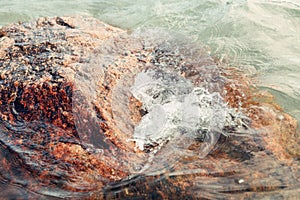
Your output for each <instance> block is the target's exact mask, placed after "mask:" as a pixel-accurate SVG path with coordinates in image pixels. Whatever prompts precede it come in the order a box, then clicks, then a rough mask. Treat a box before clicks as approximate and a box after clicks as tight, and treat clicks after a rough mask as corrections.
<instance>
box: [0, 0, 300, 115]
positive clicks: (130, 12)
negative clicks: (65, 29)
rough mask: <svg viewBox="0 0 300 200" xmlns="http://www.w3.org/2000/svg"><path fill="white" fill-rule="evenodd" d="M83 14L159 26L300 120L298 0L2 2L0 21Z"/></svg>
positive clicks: (129, 24) (127, 24)
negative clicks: (232, 69)
mask: <svg viewBox="0 0 300 200" xmlns="http://www.w3.org/2000/svg"><path fill="white" fill-rule="evenodd" d="M72 14H84V15H91V16H95V17H97V18H99V19H101V20H103V21H105V22H108V23H110V24H112V25H115V26H119V27H122V28H126V29H136V28H139V27H163V28H166V29H172V30H175V31H178V32H181V33H183V34H185V35H187V36H188V37H190V38H192V39H193V40H197V41H200V42H202V43H203V44H205V45H208V46H209V47H210V48H211V54H212V55H213V56H216V57H219V58H220V59H223V60H224V61H227V62H228V63H230V64H232V65H235V66H238V67H241V68H243V69H245V71H246V72H247V73H249V74H251V75H253V76H256V75H258V78H257V81H258V85H260V86H261V87H262V88H263V89H265V90H268V91H270V92H271V93H273V94H274V95H275V96H276V98H277V101H278V102H279V103H280V104H281V106H282V107H283V108H284V109H285V110H286V111H287V112H288V113H290V114H291V115H292V116H294V117H295V118H297V119H298V121H299V120H300V110H299V107H300V71H299V65H300V59H299V55H300V36H299V32H300V26H299V24H300V1H299V0H293V1H283V0H274V1H267V0H263V1H261V0H239V1H232V0H227V1H225V0H211V1H197V0H192V1H189V2H184V1H178V0H172V1H153V2H149V1H145V0H141V1H132V0H129V1H118V0H114V1H109V2H107V1H100V0H88V1H85V2H84V3H83V2H81V1H42V2H40V1H36V0H33V1H30V2H24V1H20V0H18V1H6V0H3V1H1V2H0V26H1V25H5V24H7V23H11V22H17V21H24V20H31V19H36V18H37V17H43V16H55V15H58V16H61V15H72Z"/></svg>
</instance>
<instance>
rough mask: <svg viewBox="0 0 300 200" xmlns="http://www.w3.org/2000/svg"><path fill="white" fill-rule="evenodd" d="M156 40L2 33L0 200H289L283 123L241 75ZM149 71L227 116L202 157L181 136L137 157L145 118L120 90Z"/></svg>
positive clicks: (59, 25) (85, 28) (84, 23)
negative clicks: (214, 97) (137, 135)
mask: <svg viewBox="0 0 300 200" xmlns="http://www.w3.org/2000/svg"><path fill="white" fill-rule="evenodd" d="M154 34H158V36H156V37H154V36H153V35H154ZM164 34H166V33H164ZM162 35H163V34H161V32H159V31H158V32H155V31H154V32H151V31H148V32H147V31H145V32H142V33H140V32H138V31H136V32H134V33H129V32H126V31H124V30H121V29H119V28H116V27H112V26H110V25H107V24H105V23H103V22H100V21H99V20H97V19H94V18H89V17H79V16H76V17H56V18H40V19H38V20H37V21H36V22H28V23H23V22H22V23H21V22H20V23H19V24H13V25H8V26H6V27H3V28H2V29H1V30H0V163H1V164H0V188H1V190H2V191H4V192H2V193H1V194H0V197H4V198H20V197H22V198H23V197H27V198H48V197H62V198H63V197H71V198H75V197H77V198H86V199H99V198H100V199H101V198H107V199H114V198H116V199H118V198H120V199H126V198H128V199H129V198H133V197H136V198H146V199H153V198H156V199H157V198H158V199H159V198H163V199H168V198H169V199H182V198H186V199H189V198H191V199H193V198H194V199H196V198H197V199H199V198H203V199H218V198H239V199H242V198H246V199H247V198H265V197H270V198H275V197H278V198H282V197H283V198H287V199H288V198H290V199H292V198H297V197H299V196H297V195H299V193H300V190H299V188H300V187H299V186H300V183H299V180H300V173H299V166H300V165H299V158H300V155H299V152H300V149H299V146H300V145H299V143H300V140H299V132H297V123H296V121H295V119H293V118H292V117H290V116H289V115H287V114H285V113H284V112H283V111H282V110H281V108H280V107H279V106H278V105H276V104H275V103H274V99H273V97H272V96H271V95H269V94H267V93H264V92H262V91H258V90H257V89H256V88H255V87H254V86H253V85H252V83H251V80H250V79H249V78H248V77H245V76H244V75H243V73H242V72H240V71H238V70H237V69H234V68H228V67H227V66H226V65H225V64H222V63H218V62H217V61H215V60H213V59H212V58H211V57H209V56H208V55H207V54H206V53H205V51H204V50H203V48H200V47H197V46H193V45H190V44H186V43H184V42H179V41H176V39H174V37H168V36H167V37H166V36H162ZM166 35H168V33H167V34H166ZM175 38H176V37H175ZM180 39H182V38H179V39H178V40H180ZM149 69H155V70H157V71H160V70H162V72H160V73H158V74H160V75H161V76H163V79H164V77H165V76H166V74H173V75H174V78H176V77H177V79H178V80H180V79H181V78H182V79H186V80H188V81H189V83H191V84H192V85H193V87H201V88H205V89H206V90H207V91H208V92H209V93H218V94H220V95H221V97H222V98H223V99H224V102H225V103H226V104H227V106H228V116H231V118H229V117H226V120H227V121H226V123H227V124H226V126H224V127H222V130H219V131H221V132H222V133H223V134H219V135H218V138H219V137H220V139H219V140H216V142H217V144H216V145H214V146H212V147H211V149H210V151H209V152H207V153H209V154H208V155H207V156H204V157H203V158H201V159H200V158H199V156H198V155H199V152H200V153H201V150H199V149H201V145H203V143H205V138H204V139H201V138H200V139H199V137H198V136H197V137H196V136H195V137H194V136H193V137H190V136H189V135H188V134H183V133H182V137H177V139H176V140H177V141H179V142H176V141H175V142H174V140H172V138H171V139H170V138H168V139H165V141H163V144H156V143H159V142H157V141H155V142H153V143H149V145H148V146H147V145H144V149H143V148H140V149H139V148H137V146H136V142H137V140H136V139H134V138H133V137H134V131H135V127H137V126H138V125H139V123H140V122H141V120H142V119H144V118H143V117H145V116H147V115H148V116H149V113H150V111H149V110H145V107H143V102H141V101H140V100H141V99H137V98H135V96H134V95H133V94H132V93H131V92H132V86H133V85H134V81H135V77H136V76H137V74H139V73H141V72H143V71H147V70H149ZM178 77H181V78H178ZM173 91H174V90H173ZM177 96H178V95H177ZM179 96H180V95H179ZM211 102H212V101H211ZM211 104H212V103H211ZM214 105H215V104H214ZM226 109H227V108H226ZM233 110H237V111H236V112H234V111H233ZM211 126H214V124H213V125H211ZM202 131H203V130H202ZM215 132H216V131H214V132H213V131H211V133H210V134H215ZM243 132H245V133H243ZM187 135H188V136H187ZM225 135H226V136H225ZM228 135H229V136H228ZM211 136H213V135H211ZM187 141H188V142H187ZM181 144H185V145H181ZM156 145H157V146H156ZM142 150H144V151H142ZM211 150H212V151H211ZM182 152H184V153H182ZM185 152H188V153H187V154H186V153H185ZM180 153H182V154H180Z"/></svg>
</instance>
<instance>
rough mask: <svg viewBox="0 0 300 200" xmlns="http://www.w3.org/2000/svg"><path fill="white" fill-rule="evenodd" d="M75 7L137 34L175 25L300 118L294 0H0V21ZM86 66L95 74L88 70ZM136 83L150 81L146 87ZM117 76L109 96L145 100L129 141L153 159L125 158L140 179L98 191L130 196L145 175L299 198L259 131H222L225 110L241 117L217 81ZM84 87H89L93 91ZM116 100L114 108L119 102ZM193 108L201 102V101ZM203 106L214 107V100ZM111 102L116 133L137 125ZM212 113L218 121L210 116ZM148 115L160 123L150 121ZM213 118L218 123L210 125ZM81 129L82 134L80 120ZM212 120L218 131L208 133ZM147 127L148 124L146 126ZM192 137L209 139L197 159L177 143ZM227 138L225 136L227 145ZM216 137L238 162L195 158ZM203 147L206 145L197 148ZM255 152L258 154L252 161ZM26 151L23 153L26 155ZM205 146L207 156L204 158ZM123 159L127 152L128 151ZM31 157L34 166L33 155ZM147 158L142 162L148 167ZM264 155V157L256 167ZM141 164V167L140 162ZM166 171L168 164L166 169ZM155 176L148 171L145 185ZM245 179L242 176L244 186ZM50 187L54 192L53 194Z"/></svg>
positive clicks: (298, 4)
mask: <svg viewBox="0 0 300 200" xmlns="http://www.w3.org/2000/svg"><path fill="white" fill-rule="evenodd" d="M74 14H80V15H88V16H94V17H96V18H99V19H101V20H102V21H104V22H107V23H109V24H112V25H114V26H117V27H121V28H124V29H129V30H132V31H133V32H134V31H136V30H140V29H143V30H147V29H166V30H169V31H174V32H179V33H180V34H181V35H184V36H185V37H187V38H189V42H190V43H193V42H194V43H201V44H203V46H205V47H206V48H207V49H210V51H209V52H210V55H211V56H212V57H214V58H215V59H218V60H220V61H222V62H223V63H227V64H228V65H229V66H234V67H238V68H240V69H242V71H243V73H244V74H246V75H247V76H249V77H251V78H252V79H253V80H254V82H255V84H256V85H258V86H259V88H260V89H261V90H266V91H269V92H271V93H272V94H273V95H274V96H275V98H276V99H275V100H276V102H278V103H279V104H280V105H281V106H282V107H283V108H284V110H285V111H286V112H288V113H289V114H291V115H292V116H293V117H295V118H296V119H297V120H298V123H299V121H300V109H299V108H300V69H299V66H300V59H299V55H300V37H299V33H300V26H299V24H300V1H298V0H294V1H275V0H274V1H267V0H266V1H262V0H260V1H259V0H248V1H246V0H239V1H230V0H228V1H223V0H219V1H218V0H212V1H197V0H193V1H189V2H184V1H178V0H173V1H153V2H149V1H144V0H142V1H131V0H129V1H118V0H115V1H109V2H107V1H97V0H88V1H85V2H84V3H83V2H82V1H43V2H40V1H36V0H32V1H27V2H24V1H6V0H3V1H1V2H0V26H3V25H6V24H8V23H11V22H17V21H24V20H25V21H28V20H34V19H36V18H38V17H44V16H62V15H74ZM108 60H110V58H108ZM208 70H211V71H210V72H212V73H214V69H213V66H212V69H208ZM87 73H90V74H93V72H87ZM101 73H103V72H101V71H97V75H99V74H100V75H101ZM152 73H155V72H152ZM163 73H165V72H163ZM171 74H172V73H171ZM171 76H172V75H171ZM95 78H100V79H101V78H102V77H101V76H100V77H98V76H96V77H91V79H95ZM139 78H140V79H139ZM128 80H130V81H131V82H130V84H131V85H130V86H128V87H127V88H126V87H124V85H125V84H129V83H127V81H128ZM141 80H143V81H145V80H149V83H151V84H147V82H143V81H141ZM77 81H78V82H77V84H82V83H83V84H82V85H81V87H82V90H86V91H87V93H89V92H88V90H90V89H92V91H93V90H95V85H84V84H85V83H84V81H86V80H85V79H81V76H78V77H77ZM172 81H173V82H172ZM89 83H90V82H88V83H87V84H89ZM121 83H122V84H121V86H117V87H116V89H115V90H114V93H113V95H115V96H113V99H114V101H118V100H119V98H124V95H123V96H122V95H119V94H122V93H123V92H124V93H126V92H129V91H130V92H131V93H133V95H134V96H135V97H136V98H137V99H140V100H142V102H143V103H144V109H145V110H146V111H147V112H146V114H145V115H144V116H143V118H142V120H141V121H140V122H139V123H138V124H135V125H136V127H135V130H134V135H133V138H131V139H132V140H135V141H137V143H136V144H137V146H136V147H137V148H139V149H140V150H145V148H149V149H148V150H149V151H150V152H152V153H153V154H154V156H153V157H151V156H150V157H147V156H146V157H145V156H144V155H142V156H141V157H137V160H140V163H138V164H137V165H136V166H129V165H126V163H125V164H124V165H125V166H126V167H127V168H128V171H129V172H130V173H132V174H138V173H139V172H143V174H145V176H146V177H138V178H135V177H133V179H131V178H128V180H125V181H123V182H121V183H115V184H116V185H109V186H107V187H106V188H105V189H104V190H103V191H108V193H109V192H111V193H114V194H118V193H122V192H123V193H125V194H127V193H128V192H129V193H130V192H132V190H133V191H134V190H135V188H137V189H136V190H138V191H142V190H143V189H144V188H142V186H143V183H144V182H145V180H147V182H148V183H149V185H150V186H151V185H152V186H153V193H155V191H156V189H157V188H155V187H159V186H157V184H158V183H159V184H162V185H164V184H165V185H168V184H170V182H168V181H169V178H170V179H174V180H178V181H179V182H180V181H182V182H185V181H186V184H187V185H188V184H189V182H193V184H192V185H193V187H192V189H191V190H192V193H194V194H195V195H197V194H198V195H199V196H201V197H204V198H211V199H214V198H223V197H224V196H225V197H226V196H227V194H229V193H230V192H233V194H232V195H236V197H238V195H239V193H241V192H243V191H249V192H254V193H255V192H257V191H259V192H261V191H267V192H268V194H270V195H272V192H273V191H275V192H276V190H277V189H284V188H288V189H289V190H288V191H283V192H282V194H280V195H282V196H280V195H277V194H275V192H274V196H273V197H275V196H276V195H277V196H276V197H278V198H280V197H285V198H288V197H290V198H293V197H296V195H297V193H298V192H299V190H298V189H297V184H298V186H299V183H298V182H296V180H297V176H298V175H297V174H296V175H293V174H292V173H291V169H295V168H296V169H297V166H296V167H295V166H294V165H292V164H291V165H290V166H288V165H284V164H283V163H284V161H283V163H280V162H277V161H273V157H272V156H269V155H268V152H260V151H261V150H260V149H259V148H260V146H263V145H261V144H263V143H264V142H263V141H261V138H260V137H258V136H257V135H255V134H257V133H253V135H251V137H249V138H247V137H245V136H240V135H233V136H231V137H230V139H228V138H227V136H226V134H227V132H225V131H224V132H222V129H223V128H224V127H220V126H221V125H220V124H222V125H223V124H224V123H226V122H227V123H229V124H230V123H232V124H230V125H228V124H227V125H226V128H228V127H230V126H232V127H237V126H238V125H239V123H238V122H237V121H234V120H233V121H230V120H229V122H228V118H229V117H228V116H232V117H234V116H235V115H238V114H236V113H235V114H233V113H234V112H233V111H232V110H230V109H229V108H227V107H226V105H225V104H224V103H223V102H222V101H221V100H220V96H222V92H221V91H222V89H223V87H225V86H221V87H220V88H215V86H209V85H204V86H203V87H195V88H193V87H192V86H191V83H190V82H189V81H188V80H186V79H183V80H181V79H180V78H178V77H176V76H175V78H171V81H166V82H164V80H156V79H154V78H153V74H151V71H150V72H149V71H148V72H147V73H146V72H141V73H140V74H139V75H137V76H136V78H135V79H133V78H132V77H130V78H128V79H125V80H124V81H123V82H121ZM153 83H155V84H153ZM124 88H125V89H124ZM146 90H147V91H149V90H152V92H153V94H152V93H151V92H150V93H151V95H149V94H147V92H146ZM155 90H158V91H159V92H162V91H163V94H164V95H163V96H158V98H155V99H154V98H153V96H155V94H154V93H155ZM213 92H215V93H214V95H212V93H213ZM90 93H91V94H94V93H93V92H90ZM160 94H161V93H160ZM94 98H95V97H94V96H92V95H91V96H88V101H91V102H92V101H93V99H94ZM199 101H201V104H199ZM89 103H90V102H88V104H86V105H87V107H89V108H92V104H89ZM205 103H206V104H205ZM114 105H117V103H115V104H114ZM199 105H202V106H203V107H199ZM204 105H207V106H204ZM208 105H214V107H210V106H208ZM75 106H76V105H75ZM117 106H119V107H115V108H113V109H115V110H113V112H114V114H115V116H116V120H117V121H120V124H117V126H119V127H120V129H122V130H126V131H127V130H128V132H130V131H133V130H132V127H129V128H128V127H125V126H124V122H122V119H124V118H126V117H127V116H124V115H123V114H122V113H121V114H119V113H118V112H119V110H122V109H126V108H125V107H126V106H125V107H124V105H117ZM174 107H176V110H174ZM190 109H193V110H198V111H199V112H197V114H195V115H194V114H193V113H194V112H192V111H191V110H190ZM179 111H180V112H179ZM91 113H93V112H91ZM199 113H201V116H199V115H198V114H199ZM203 113H204V114H203ZM79 114H80V113H79ZM157 114H160V116H157ZM164 115H165V116H164ZM203 117H204V118H203ZM205 117H206V118H205ZM91 118H93V119H94V118H96V113H93V115H92V116H91ZM212 118H213V119H214V120H211V119H212ZM162 119H164V120H162ZM200 119H201V120H200ZM155 120H156V121H155ZM176 120H177V121H176ZM193 120H195V121H197V120H198V121H199V120H200V121H201V124H200V127H201V128H202V129H201V128H199V129H197V130H196V129H195V130H194V129H193V128H194V127H197V125H199V124H197V125H195V123H194V121H193ZM153 121H154V122H156V123H153ZM212 122H213V123H216V122H218V123H217V124H209V123H212ZM126 123H127V122H126ZM126 123H125V124H126ZM152 123H153V124H152ZM154 124H155V126H156V127H155V130H154V129H149V127H152V128H153V126H154ZM77 125H78V124H77ZM34 126H38V125H36V124H29V125H26V127H25V128H24V130H26V131H29V132H30V133H31V132H32V131H31V128H32V127H34ZM41 126H42V125H41ZM28 127H29V128H28ZM78 127H79V129H78V131H79V132H80V124H79V125H78V126H77V128H78ZM190 127H192V129H193V130H189V131H188V132H189V133H191V135H184V134H183V135H184V137H178V136H176V135H174V132H175V133H180V132H181V131H182V132H184V131H186V130H187V129H188V128H190ZM212 127H214V128H215V129H217V130H214V133H211V134H210V131H211V128H212ZM21 128H22V127H21ZM82 128H83V129H84V128H85V127H84V126H83V127H82ZM96 128H97V127H96ZM98 128H99V127H98ZM32 129H34V128H32ZM174 129H176V131H174ZM22 130H23V129H22ZM145 130H149V131H147V133H146V132H145ZM156 130H161V131H160V132H159V133H160V135H156V134H154V133H155V131H156ZM82 132H84V130H82ZM209 134H210V135H209ZM214 134H215V135H214ZM207 135H208V136H209V137H208V138H206V136H207ZM172 137H173V138H174V137H175V140H171V142H169V141H168V142H166V141H167V140H170V138H172ZM241 137H242V138H243V139H241ZM1 138H2V141H5V142H6V143H5V144H1V145H7V146H13V144H12V143H11V141H10V140H9V139H7V138H6V137H5V136H4V135H1ZM195 139H199V140H202V141H204V142H206V144H207V146H206V147H202V150H201V147H200V150H198V151H196V152H197V153H198V154H197V155H196V156H195V155H191V154H190V153H191V152H192V151H186V152H185V151H183V149H186V148H187V147H190V146H192V143H193V140H195ZM223 140H229V142H228V143H229V144H227V143H226V142H224V141H223ZM172 141H174V142H172ZM187 141H188V142H187ZM217 141H219V142H220V141H221V143H224V144H223V145H224V146H225V147H224V149H223V150H224V151H230V152H231V153H230V156H231V159H232V158H233V159H234V160H235V161H236V162H235V163H234V164H232V162H231V161H232V160H230V159H227V158H226V157H222V156H223V154H222V153H218V152H214V153H213V154H212V155H213V156H211V157H208V158H206V162H201V160H200V159H199V158H201V157H205V156H206V155H207V154H208V153H210V152H211V150H212V149H213V147H214V145H215V143H216V142H217ZM245 141H246V142H245ZM249 141H250V142H249ZM182 142H185V143H184V145H182ZM247 142H249V144H251V145H250V147H247V148H249V149H250V150H251V151H250V152H248V150H249V149H247V148H246V147H244V146H243V144H245V143H247ZM29 143H30V141H29ZM98 144H99V143H98ZM157 144H162V145H163V147H164V148H163V147H161V146H159V145H158V146H156V145H157ZM204 144H205V143H204ZM101 145H102V146H101ZM109 145H113V144H109ZM164 145H166V147H165V146H164ZM185 145H186V146H185ZM0 147H1V152H6V151H7V150H5V148H4V147H3V148H2V146H0ZM98 148H99V149H101V148H107V147H105V143H103V144H101V143H100V144H99V147H98ZM198 148H199V147H198ZM203 148H207V149H208V150H203ZM99 149H98V150H99ZM228 149H229V150H228ZM92 150H93V148H92V147H91V152H92ZM15 151H16V152H20V153H22V152H23V151H24V150H22V151H21V149H16V150H15ZM172 151H173V152H180V151H181V153H182V154H181V155H180V156H181V157H178V156H177V155H173V154H172ZM253 152H254V153H257V152H258V153H257V156H255V158H253V160H251V159H250V158H252V156H253V155H252V153H253ZM23 153H25V154H26V152H23ZM92 153H95V154H97V155H99V154H100V155H101V153H102V152H101V151H100V150H99V152H92ZM119 153H123V152H119ZM201 153H203V154H205V155H202V156H201V155H200V154H201ZM28 154H30V152H29V153H28ZM187 155H188V156H187ZM108 156H111V154H110V153H109V154H108ZM127 156H130V154H129V155H127ZM120 157H121V156H120ZM119 159H120V158H118V157H116V158H114V159H112V161H111V162H114V163H117V162H118V161H119ZM214 159H215V160H214ZM12 160H15V162H13V166H14V167H15V168H17V167H18V163H17V161H16V160H17V159H14V158H12ZM28 160H29V161H28V162H29V163H30V159H28ZM145 160H147V161H148V163H146V164H145ZM178 160H180V161H178ZM216 160H222V162H221V164H219V162H216ZM239 161H242V162H243V163H240V162H239ZM177 162H180V163H185V164H186V165H183V166H181V165H178V166H177ZM262 162H265V163H267V164H266V165H260V163H262ZM216 163H218V164H216ZM33 164H34V163H33ZM139 164H140V165H142V167H140V166H138V165H139ZM166 165H168V167H166ZM244 165H246V166H247V169H245V167H243V166H244ZM122 167H124V166H122ZM118 168H121V166H118ZM163 170H168V171H167V173H166V174H164V173H163V172H164V171H163ZM260 172H261V174H262V175H261V174H260ZM16 173H18V172H16ZM53 173H55V172H53ZM256 173H257V174H256ZM251 174H255V175H256V176H257V177H259V179H258V180H257V179H254V180H251V178H253V177H251V176H250V175H251ZM282 174H286V177H282ZM147 175H148V176H149V177H150V178H149V177H147ZM152 176H154V178H153V180H152V182H151V177H152ZM249 176H250V178H249ZM24 177H27V175H26V176H25V175H24ZM208 177H209V178H208ZM218 178H220V179H218ZM5 180H6V179H3V180H2V179H1V182H5ZM76 180H77V179H76ZM18 181H19V182H17V184H16V185H17V189H16V191H18V190H19V187H26V184H25V183H23V182H22V180H21V181H20V180H18ZM244 182H246V183H245V184H243V183H244ZM139 183H140V185H139ZM237 183H238V184H237ZM248 183H249V184H248ZM37 185H38V183H37ZM290 185H291V186H295V188H293V187H291V189H290V188H289V187H288V186H290ZM150 188H151V187H150ZM170 188H171V187H170ZM131 189H132V190H131ZM144 190H146V189H144ZM33 191H34V190H33ZM47 192H49V191H46V189H45V191H44V192H41V193H42V194H44V195H45V194H47ZM56 192H57V194H55V193H56ZM64 192H65V191H52V192H51V191H50V192H49V195H51V196H58V197H59V196H61V197H64V196H68V195H71V196H72V195H75V196H76V195H81V194H75V193H74V194H69V193H68V192H66V193H67V194H64ZM259 192H258V193H257V194H256V195H257V196H255V197H257V198H263V193H259ZM16 193H17V192H16ZM33 193H34V194H33V196H34V195H37V194H36V193H35V192H33ZM92 194H94V193H92ZM96 194H97V192H96ZM109 194H110V193H109ZM222 195H224V196H222ZM227 197H230V196H227ZM233 197H234V196H233ZM44 198H45V197H44Z"/></svg>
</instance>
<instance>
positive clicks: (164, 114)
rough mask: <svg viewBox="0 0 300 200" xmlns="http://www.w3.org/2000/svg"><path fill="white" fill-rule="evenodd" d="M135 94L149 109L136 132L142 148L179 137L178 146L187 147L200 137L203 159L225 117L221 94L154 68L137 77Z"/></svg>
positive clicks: (176, 139) (135, 135) (214, 140)
mask: <svg viewBox="0 0 300 200" xmlns="http://www.w3.org/2000/svg"><path fill="white" fill-rule="evenodd" d="M132 93H133V96H134V97H135V98H137V99H138V100H140V101H141V102H143V108H144V109H145V110H146V112H147V114H146V115H145V116H144V117H143V118H142V120H141V122H140V124H139V125H138V126H137V127H136V128H135V132H134V135H133V137H134V140H135V141H136V145H137V147H138V148H139V149H141V150H145V147H146V146H150V147H151V146H155V145H160V144H163V143H166V142H167V141H168V140H171V139H172V140H174V141H178V138H181V140H179V141H180V143H178V144H177V143H176V145H178V146H180V147H181V148H182V149H188V147H189V146H190V145H191V143H190V142H191V141H193V140H200V141H202V142H203V144H202V146H201V151H200V154H199V157H201V158H203V157H205V156H206V155H207V154H208V153H209V152H210V150H211V149H212V148H213V146H214V145H215V144H216V142H217V140H218V138H219V136H220V133H221V132H222V129H223V126H224V122H225V118H226V107H225V106H226V105H225V103H224V102H223V101H222V98H221V96H220V95H219V94H218V93H213V94H209V92H208V91H207V90H206V89H204V88H200V87H193V84H192V83H191V82H190V81H189V80H187V79H184V78H183V77H180V76H178V75H176V74H170V73H169V74H168V73H165V72H162V71H154V70H147V71H144V72H141V73H140V74H138V75H137V76H136V79H135V84H134V86H133V87H132ZM183 138H185V139H183ZM182 140H183V141H184V142H183V144H182V143H181V142H182Z"/></svg>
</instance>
